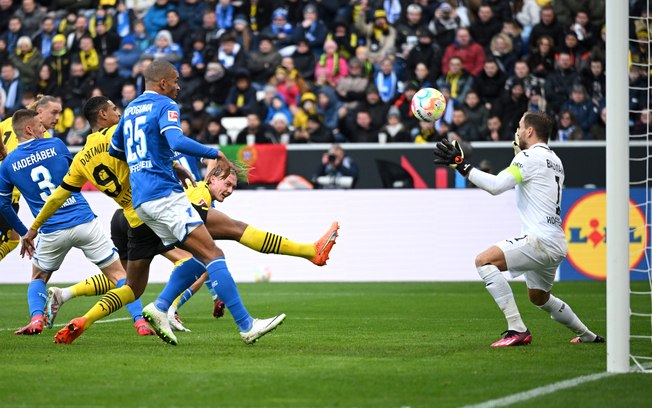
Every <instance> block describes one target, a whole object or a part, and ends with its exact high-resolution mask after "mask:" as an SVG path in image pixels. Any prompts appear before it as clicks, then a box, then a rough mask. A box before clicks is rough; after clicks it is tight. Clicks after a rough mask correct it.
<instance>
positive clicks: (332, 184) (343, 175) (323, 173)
mask: <svg viewBox="0 0 652 408" xmlns="http://www.w3.org/2000/svg"><path fill="white" fill-rule="evenodd" d="M358 175H359V169H358V165H357V164H356V163H355V162H354V161H353V159H352V158H351V157H350V156H348V155H347V154H346V153H345V152H344V149H342V147H340V145H338V144H334V145H332V146H331V147H330V148H329V149H328V151H327V152H326V153H324V154H323V155H322V157H321V163H320V164H319V167H318V168H317V171H315V174H314V176H313V177H312V182H313V184H314V185H315V187H317V188H327V189H336V188H354V187H355V183H356V182H357V180H358Z"/></svg>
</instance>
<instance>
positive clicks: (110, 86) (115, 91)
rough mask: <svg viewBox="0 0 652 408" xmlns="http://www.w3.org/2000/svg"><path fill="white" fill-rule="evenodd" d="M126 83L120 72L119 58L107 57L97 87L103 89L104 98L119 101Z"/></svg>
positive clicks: (98, 77)
mask: <svg viewBox="0 0 652 408" xmlns="http://www.w3.org/2000/svg"><path fill="white" fill-rule="evenodd" d="M124 83H125V79H124V78H123V77H121V76H120V73H119V72H118V60H117V58H116V57H106V58H105V59H104V62H103V63H102V71H101V72H100V73H99V75H98V76H97V85H99V87H100V89H102V93H103V94H104V96H106V97H108V98H109V99H111V100H112V101H117V100H119V99H120V95H121V92H122V85H123V84H124ZM125 106H126V105H125Z"/></svg>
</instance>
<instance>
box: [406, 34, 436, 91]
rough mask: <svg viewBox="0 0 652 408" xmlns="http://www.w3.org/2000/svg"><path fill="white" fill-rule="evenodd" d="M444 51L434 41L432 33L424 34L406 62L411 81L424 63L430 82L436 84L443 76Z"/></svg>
mask: <svg viewBox="0 0 652 408" xmlns="http://www.w3.org/2000/svg"><path fill="white" fill-rule="evenodd" d="M442 54H443V53H442V50H441V47H440V46H439V44H438V43H436V42H434V41H433V39H432V34H431V33H430V31H424V32H422V33H421V34H420V35H419V36H418V38H417V44H416V45H415V46H414V48H412V50H411V51H410V53H409V54H408V57H407V60H406V69H407V72H408V78H409V79H415V78H414V77H413V75H414V74H412V73H414V71H415V69H416V67H417V64H419V63H423V64H424V65H425V66H426V68H428V74H429V79H428V80H429V81H430V82H434V81H436V80H437V78H438V77H439V75H440V74H441V59H442V56H443V55H442Z"/></svg>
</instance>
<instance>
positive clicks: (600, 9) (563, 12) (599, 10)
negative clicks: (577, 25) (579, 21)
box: [551, 0, 605, 27]
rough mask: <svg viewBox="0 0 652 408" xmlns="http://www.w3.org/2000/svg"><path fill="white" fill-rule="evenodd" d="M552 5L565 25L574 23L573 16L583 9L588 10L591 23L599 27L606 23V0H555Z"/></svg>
mask: <svg viewBox="0 0 652 408" xmlns="http://www.w3.org/2000/svg"><path fill="white" fill-rule="evenodd" d="M551 5H552V7H553V8H554V9H555V14H556V15H557V16H558V19H559V22H560V24H562V25H564V26H570V25H571V24H572V23H573V17H574V16H576V15H577V13H578V12H579V11H582V10H586V11H588V17H589V18H590V20H591V24H593V25H596V26H598V27H599V26H601V25H602V24H604V15H605V1H604V0H564V1H553V2H552V3H551Z"/></svg>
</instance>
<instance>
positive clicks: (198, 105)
mask: <svg viewBox="0 0 652 408" xmlns="http://www.w3.org/2000/svg"><path fill="white" fill-rule="evenodd" d="M184 119H187V120H188V123H189V125H190V131H191V132H192V134H193V135H195V138H197V139H202V138H203V137H204V132H206V126H207V125H208V121H209V120H211V115H210V114H209V113H208V112H207V111H206V102H205V101H204V99H203V98H202V97H201V96H199V95H195V97H194V98H193V100H192V103H191V109H190V112H188V113H186V114H185V115H184Z"/></svg>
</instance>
